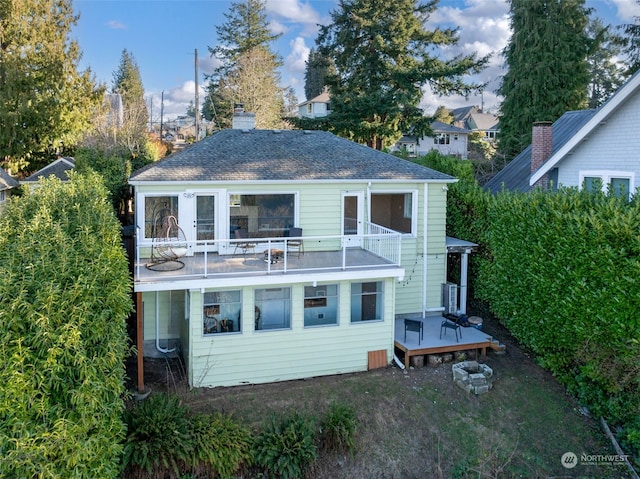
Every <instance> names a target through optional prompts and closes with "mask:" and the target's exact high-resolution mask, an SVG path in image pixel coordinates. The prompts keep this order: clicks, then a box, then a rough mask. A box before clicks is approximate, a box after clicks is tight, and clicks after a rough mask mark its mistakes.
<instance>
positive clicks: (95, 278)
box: [0, 175, 132, 478]
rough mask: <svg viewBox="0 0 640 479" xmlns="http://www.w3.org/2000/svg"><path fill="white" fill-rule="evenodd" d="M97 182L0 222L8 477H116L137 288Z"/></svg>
mask: <svg viewBox="0 0 640 479" xmlns="http://www.w3.org/2000/svg"><path fill="white" fill-rule="evenodd" d="M119 233H120V227H119V223H118V222H117V220H116V218H115V216H114V214H113V210H112V208H111V205H110V204H109V202H108V200H107V193H106V191H105V189H104V187H103V185H102V182H101V180H100V178H99V177H98V176H96V175H88V176H80V175H73V176H71V178H70V181H69V182H68V183H63V182H61V181H59V180H55V179H47V180H42V181H41V186H40V187H39V188H38V189H37V190H34V191H33V192H32V193H28V192H27V193H26V194H25V195H24V196H23V197H20V198H12V199H11V201H9V202H8V204H7V206H6V207H5V209H4V210H3V212H2V215H0V276H1V277H2V282H1V283H0V356H1V357H2V363H3V364H2V368H0V385H1V386H0V457H2V460H1V461H0V476H2V477H74V478H96V477H101V478H109V477H112V478H115V477H118V475H119V472H120V471H119V465H120V457H121V455H122V440H123V439H124V435H125V425H124V422H123V419H122V414H123V410H124V406H123V401H122V395H123V393H124V374H125V372H124V359H125V354H126V352H127V347H128V346H127V334H126V326H125V320H126V317H127V316H128V314H129V313H130V311H131V309H132V304H131V299H130V288H131V281H130V278H129V275H128V270H127V260H126V257H125V254H124V250H123V248H122V247H121V243H120V234H119Z"/></svg>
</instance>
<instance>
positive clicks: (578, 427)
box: [145, 319, 628, 479]
mask: <svg viewBox="0 0 640 479" xmlns="http://www.w3.org/2000/svg"><path fill="white" fill-rule="evenodd" d="M484 329H485V330H486V331H487V332H488V333H489V334H491V335H493V336H495V337H496V338H498V339H499V340H500V341H502V342H503V343H504V344H505V345H506V346H507V352H506V354H503V355H497V354H495V353H493V352H490V353H488V355H487V356H486V357H485V358H482V357H480V358H478V359H479V361H481V362H483V363H486V364H487V365H488V366H489V367H491V368H492V369H493V372H494V377H495V379H494V382H493V388H492V389H491V390H490V391H489V392H487V393H485V394H481V395H474V394H470V393H468V392H466V391H463V390H462V389H461V388H459V387H457V386H456V385H455V383H454V382H453V380H452V372H451V363H448V364H442V365H439V366H435V367H434V366H425V367H423V368H418V369H409V370H404V371H403V370H401V369H399V368H397V367H395V366H389V367H387V368H384V369H379V370H375V371H370V372H365V373H357V374H347V375H340V376H330V377H320V378H313V379H308V380H301V381H289V382H283V383H275V384H265V385H253V386H237V387H232V388H213V389H193V390H189V389H188V388H187V387H186V385H185V384H186V383H185V381H184V377H183V371H182V368H181V367H180V365H179V363H177V362H175V361H171V362H165V361H164V360H153V361H147V362H146V363H145V368H146V370H145V377H146V381H147V384H148V385H149V386H150V387H151V388H152V390H154V391H160V390H166V391H169V392H174V393H177V394H180V395H181V397H182V398H183V401H184V402H185V403H186V404H187V405H188V406H189V407H190V408H191V409H192V410H193V411H209V412H214V411H219V412H224V413H229V414H232V415H233V416H234V417H236V418H238V419H239V420H241V421H243V422H245V423H246V424H249V425H251V426H252V427H254V428H256V429H259V428H261V426H262V425H263V424H265V422H266V421H269V420H271V419H272V417H273V416H274V415H276V414H282V413H288V412H292V411H294V410H295V411H298V412H306V413H308V414H312V415H318V416H319V415H320V414H322V412H323V411H324V410H325V408H326V407H327V406H328V405H329V404H330V403H331V402H334V401H337V402H340V403H343V404H347V405H350V406H351V407H353V408H354V409H355V411H356V412H357V417H358V421H359V427H358V431H357V437H356V447H357V450H356V452H355V454H354V455H353V456H332V457H321V458H320V459H319V460H318V463H317V464H316V466H315V467H314V470H313V473H312V474H311V476H312V477H314V478H321V479H324V478H326V479H338V478H349V479H361V478H362V479H364V478H366V479H373V478H385V479H395V478H397V479H412V478H416V479H418V478H420V479H422V478H467V477H468V478H471V477H473V478H483V477H487V478H511V477H526V478H529V477H534V478H538V477H540V478H542V477H555V478H559V477H590V478H624V477H628V475H627V471H626V469H624V468H622V467H620V466H611V465H603V464H601V465H583V464H578V465H577V466H576V467H575V468H571V469H568V468H565V467H564V466H563V465H562V463H561V457H562V455H563V454H564V453H566V452H573V453H574V454H576V455H577V456H578V458H580V456H581V455H582V454H589V455H594V454H603V455H604V454H615V451H614V450H613V448H612V446H611V444H610V443H609V442H608V441H607V439H606V438H605V436H604V434H603V433H602V431H601V429H600V426H599V424H598V422H597V421H596V420H594V419H592V418H589V417H587V416H585V415H583V414H582V413H581V409H580V408H579V405H578V404H577V403H576V401H575V400H574V399H573V398H572V397H570V396H568V395H567V394H566V392H565V390H564V388H563V387H562V386H560V385H559V384H558V383H557V382H556V381H555V379H554V378H553V376H551V375H550V374H549V373H548V372H547V371H545V370H544V369H542V368H540V367H539V366H537V365H536V364H535V362H534V361H533V360H532V359H531V357H530V356H529V355H528V354H527V353H526V351H524V350H522V349H521V348H520V347H519V346H518V344H517V342H516V341H515V340H513V339H512V338H511V337H510V336H509V334H508V333H507V331H506V330H504V328H502V327H501V326H500V325H499V324H498V323H495V322H492V321H491V320H487V319H485V323H484Z"/></svg>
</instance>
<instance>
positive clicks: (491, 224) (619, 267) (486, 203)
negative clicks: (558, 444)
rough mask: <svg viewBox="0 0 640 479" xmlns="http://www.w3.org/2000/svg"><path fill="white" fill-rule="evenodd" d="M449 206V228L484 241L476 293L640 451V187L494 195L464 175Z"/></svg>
mask: <svg viewBox="0 0 640 479" xmlns="http://www.w3.org/2000/svg"><path fill="white" fill-rule="evenodd" d="M450 161H451V162H452V163H453V164H455V160H450ZM445 166H446V165H445ZM448 168H449V170H448V171H450V172H451V173H454V174H455V171H451V168H452V167H451V166H449V167H448ZM447 207H448V218H447V221H448V225H447V232H448V234H450V235H452V236H456V237H459V238H463V239H466V240H470V241H474V242H476V243H478V244H479V245H480V248H479V251H478V253H476V254H474V255H473V256H472V266H471V279H470V283H471V284H472V285H473V288H472V289H471V291H472V294H473V295H474V296H475V298H476V299H480V300H483V301H484V302H486V303H487V304H488V306H489V307H490V309H491V311H492V313H493V314H494V315H495V316H496V317H497V318H499V320H500V321H501V322H502V323H503V324H505V325H506V326H507V328H508V329H509V331H510V332H511V333H512V334H513V335H514V336H515V337H516V338H517V339H518V340H519V341H520V342H521V343H522V344H523V345H525V346H526V347H527V348H530V349H531V350H532V351H533V352H534V353H535V356H536V358H537V360H538V361H539V362H540V363H541V364H542V365H543V366H544V367H546V368H547V369H549V370H550V371H551V372H552V373H553V374H554V375H555V376H556V377H557V378H558V380H559V381H560V382H561V383H563V384H564V385H566V386H567V388H568V390H569V391H570V392H571V393H573V394H574V395H575V396H576V397H578V398H579V399H580V401H581V402H582V404H584V405H585V406H588V407H589V408H590V410H591V411H592V412H593V413H594V414H596V415H602V416H604V417H605V418H606V419H607V420H608V421H610V422H612V423H614V424H616V425H617V426H619V427H618V430H621V431H622V432H621V434H620V435H619V436H620V437H619V439H621V441H622V442H623V443H625V445H626V446H627V447H628V448H629V450H631V451H634V453H635V454H636V455H637V454H638V451H640V201H639V200H638V195H636V196H635V198H634V199H633V200H632V201H631V202H626V201H624V200H621V199H619V198H616V197H613V196H609V195H606V194H601V193H598V194H593V193H588V192H585V191H578V190H577V189H575V188H571V189H561V190H560V191H558V192H556V193H548V192H542V191H534V192H531V193H528V194H526V195H525V194H517V193H516V194H514V193H508V192H502V193H499V194H497V195H495V196H494V195H491V194H489V193H486V192H484V191H482V189H481V188H479V187H478V186H477V185H476V184H475V182H474V181H466V180H463V181H461V182H460V183H458V184H456V185H454V186H452V188H450V194H449V199H448V205H447Z"/></svg>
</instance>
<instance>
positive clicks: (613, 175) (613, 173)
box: [578, 170, 636, 199]
mask: <svg viewBox="0 0 640 479" xmlns="http://www.w3.org/2000/svg"><path fill="white" fill-rule="evenodd" d="M585 178H600V179H601V180H602V192H603V193H606V192H607V189H608V188H609V185H611V180H613V179H621V180H629V199H631V197H633V194H634V192H635V190H636V182H635V173H634V172H632V171H620V170H584V171H580V182H579V183H578V187H579V188H580V189H582V185H583V184H584V179H585Z"/></svg>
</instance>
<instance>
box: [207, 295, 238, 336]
mask: <svg viewBox="0 0 640 479" xmlns="http://www.w3.org/2000/svg"><path fill="white" fill-rule="evenodd" d="M241 299H242V293H241V292H240V291H211V292H208V293H204V302H203V307H202V313H203V315H202V320H203V323H202V331H203V333H204V334H205V335H208V334H219V333H233V332H238V331H240V324H241V319H242V318H241V314H242V313H241V311H242V309H241V306H242V301H241Z"/></svg>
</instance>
